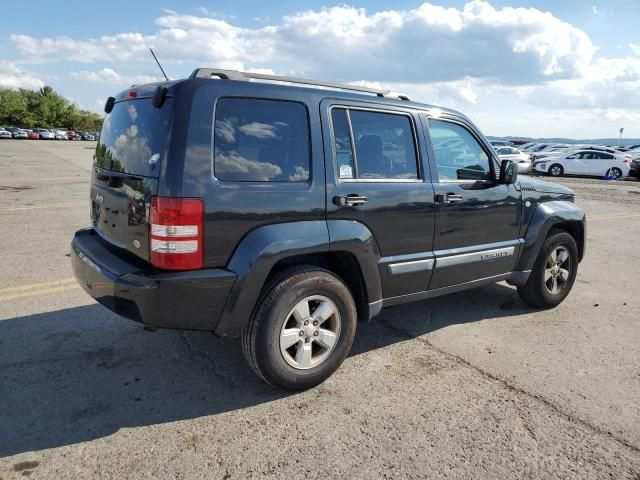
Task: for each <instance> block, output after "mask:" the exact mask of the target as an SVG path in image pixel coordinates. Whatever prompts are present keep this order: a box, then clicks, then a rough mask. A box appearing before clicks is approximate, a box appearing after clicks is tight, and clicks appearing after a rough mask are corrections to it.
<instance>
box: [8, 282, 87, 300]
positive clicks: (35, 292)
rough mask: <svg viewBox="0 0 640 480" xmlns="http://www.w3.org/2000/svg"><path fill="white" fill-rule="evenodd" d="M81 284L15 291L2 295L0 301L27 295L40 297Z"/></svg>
mask: <svg viewBox="0 0 640 480" xmlns="http://www.w3.org/2000/svg"><path fill="white" fill-rule="evenodd" d="M79 286H80V285H77V284H76V285H63V286H60V287H55V288H45V289H42V290H32V291H30V292H22V293H14V294H11V295H0V302H8V301H9V300H16V299H18V298H25V297H38V296H41V295H49V294H51V293H58V292H62V291H65V290H72V289H76V288H78V287H79Z"/></svg>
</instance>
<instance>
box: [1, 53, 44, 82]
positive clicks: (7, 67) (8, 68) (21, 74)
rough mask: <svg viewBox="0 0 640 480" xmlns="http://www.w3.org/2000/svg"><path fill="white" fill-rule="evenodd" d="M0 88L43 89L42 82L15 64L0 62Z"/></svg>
mask: <svg viewBox="0 0 640 480" xmlns="http://www.w3.org/2000/svg"><path fill="white" fill-rule="evenodd" d="M0 87H5V88H31V89H37V88H41V87H44V81H42V80H41V79H40V78H38V77H36V76H35V75H34V74H33V73H31V72H27V71H25V70H23V69H22V68H20V67H19V66H18V65H16V63H15V62H9V61H6V60H0Z"/></svg>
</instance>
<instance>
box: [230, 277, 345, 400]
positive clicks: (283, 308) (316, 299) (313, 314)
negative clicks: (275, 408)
mask: <svg viewBox="0 0 640 480" xmlns="http://www.w3.org/2000/svg"><path fill="white" fill-rule="evenodd" d="M257 305H258V306H257V309H256V311H255V313H254V315H253V316H252V318H251V320H250V321H249V324H248V326H247V328H246V329H245V331H244V333H243V334H242V348H243V352H244V355H245V358H246V360H247V362H248V363H249V366H250V367H251V368H252V369H253V371H254V372H255V373H256V374H257V375H258V376H259V377H260V378H262V379H263V380H264V381H266V382H267V383H269V384H271V385H273V386H275V387H280V388H284V389H287V390H301V389H305V388H309V387H313V386H315V385H318V384H319V383H321V382H323V381H324V380H326V379H327V378H328V377H329V376H330V375H331V374H333V372H335V371H336V370H337V369H338V367H339V366H340V364H341V363H342V362H343V361H344V359H345V358H346V356H347V354H348V353H349V350H350V349H351V345H352V343H353V338H354V336H355V331H356V319H357V315H356V307H355V302H354V301H353V297H352V295H351V293H350V292H349V289H348V288H347V286H346V285H345V284H344V283H343V282H342V280H341V279H339V278H338V277H336V276H335V275H334V274H333V273H331V272H329V271H327V270H324V269H319V268H315V267H303V268H295V269H290V270H287V271H285V272H284V273H283V274H281V275H279V276H278V277H277V278H275V279H274V280H273V281H272V282H271V283H270V284H269V285H268V286H267V288H265V290H264V292H263V295H262V297H261V298H260V300H259V301H258V304H257Z"/></svg>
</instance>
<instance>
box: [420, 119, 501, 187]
mask: <svg viewBox="0 0 640 480" xmlns="http://www.w3.org/2000/svg"><path fill="white" fill-rule="evenodd" d="M429 132H430V134H431V142H432V143H433V149H434V151H435V155H436V163H437V164H438V176H439V177H440V181H443V180H444V181H452V180H453V181H455V180H491V178H492V177H491V166H490V164H489V156H488V155H487V153H486V152H485V151H484V149H483V148H482V146H481V145H480V144H479V143H478V141H477V140H476V139H475V138H474V136H473V135H472V134H471V132H469V131H468V130H467V129H466V128H464V127H463V126H461V125H458V124H457V123H452V122H447V121H444V120H435V119H429Z"/></svg>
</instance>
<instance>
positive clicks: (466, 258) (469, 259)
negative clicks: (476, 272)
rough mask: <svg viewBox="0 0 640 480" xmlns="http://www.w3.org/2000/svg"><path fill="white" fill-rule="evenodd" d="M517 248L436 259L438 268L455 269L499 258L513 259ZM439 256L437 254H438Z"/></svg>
mask: <svg viewBox="0 0 640 480" xmlns="http://www.w3.org/2000/svg"><path fill="white" fill-rule="evenodd" d="M515 250H516V248H515V247H514V246H511V247H503V248H493V249H490V250H481V251H479V252H474V253H462V254H460V255H451V256H449V257H442V258H441V257H436V268H439V267H453V266H455V265H463V264H465V263H475V262H484V261H488V260H495V259H498V258H504V257H512V256H513V254H514V253H515ZM436 255H437V254H436Z"/></svg>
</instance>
